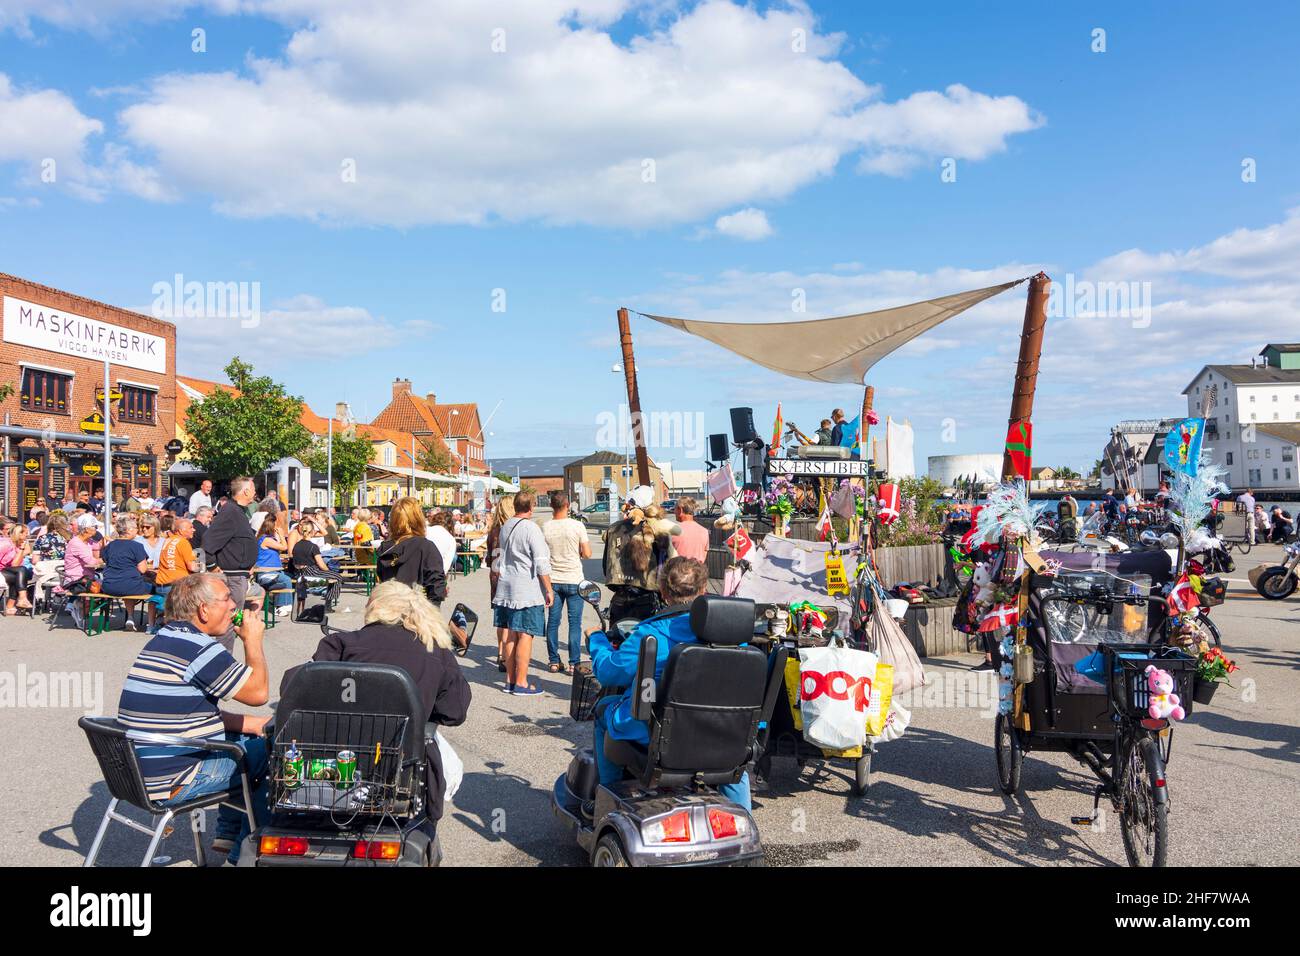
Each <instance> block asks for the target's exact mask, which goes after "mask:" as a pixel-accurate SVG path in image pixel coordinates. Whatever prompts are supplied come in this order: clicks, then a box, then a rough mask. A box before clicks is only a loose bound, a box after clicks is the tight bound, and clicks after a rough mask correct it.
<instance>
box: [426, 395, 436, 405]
mask: <svg viewBox="0 0 1300 956" xmlns="http://www.w3.org/2000/svg"><path fill="white" fill-rule="evenodd" d="M424 400H425V401H427V402H428V403H429V404H430V405H437V404H438V396H437V395H435V394H433V392H429V393H428V394H427V395H425V396H424Z"/></svg>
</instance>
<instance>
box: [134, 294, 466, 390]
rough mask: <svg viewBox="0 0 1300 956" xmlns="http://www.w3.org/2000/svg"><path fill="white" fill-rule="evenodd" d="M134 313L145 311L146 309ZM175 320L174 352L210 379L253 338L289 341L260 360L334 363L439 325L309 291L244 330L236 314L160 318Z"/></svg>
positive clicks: (194, 371) (393, 344)
mask: <svg viewBox="0 0 1300 956" xmlns="http://www.w3.org/2000/svg"><path fill="white" fill-rule="evenodd" d="M137 311H140V312H144V313H146V314H150V313H151V309H149V308H142V309H137ZM164 318H166V319H167V321H169V322H174V323H175V324H176V335H177V339H178V341H179V342H180V345H179V348H178V353H179V354H180V355H182V356H184V364H185V366H186V368H187V370H189V371H190V372H191V373H192V374H195V375H200V376H208V377H211V376H212V375H213V374H216V373H217V372H218V371H219V370H220V369H221V368H222V367H223V366H224V365H225V364H226V363H227V362H228V361H230V356H231V354H232V353H236V352H239V351H240V349H241V348H242V349H244V353H241V354H244V355H245V357H246V358H247V357H248V354H247V353H248V351H249V349H250V345H248V344H245V343H254V342H258V341H261V342H272V341H274V342H290V343H292V346H291V348H290V349H289V350H288V351H287V352H285V351H284V350H282V349H279V348H274V349H271V350H269V351H267V352H265V355H264V361H265V364H267V365H268V366H272V367H281V366H284V365H287V364H296V366H298V367H302V363H303V362H308V363H310V362H317V361H319V362H333V361H341V360H345V359H350V358H352V357H355V356H360V355H365V354H368V353H370V352H377V351H381V350H383V349H389V348H394V347H396V346H398V345H401V344H402V343H403V342H409V341H411V340H412V339H413V338H415V337H419V336H424V335H428V334H429V333H431V332H433V331H437V330H438V329H439V328H440V327H439V326H437V325H436V324H434V323H431V322H428V321H427V320H423V319H417V320H412V321H409V322H394V321H392V320H390V319H387V318H385V317H384V316H380V315H375V314H373V313H372V312H370V310H369V309H366V308H364V307H362V306H350V305H330V304H329V303H327V302H325V301H324V300H323V299H321V298H319V297H317V296H313V295H306V294H302V295H296V296H292V297H290V298H288V299H284V300H280V301H276V302H274V303H272V304H271V306H270V308H266V309H263V310H262V311H261V315H260V316H259V317H258V320H257V325H256V326H254V327H252V328H244V327H243V325H242V324H241V321H243V320H241V319H240V318H239V317H236V316H230V317H224V318H223V317H201V318H194V317H191V318H187V317H184V316H164Z"/></svg>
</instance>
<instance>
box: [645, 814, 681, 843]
mask: <svg viewBox="0 0 1300 956" xmlns="http://www.w3.org/2000/svg"><path fill="white" fill-rule="evenodd" d="M641 836H642V837H643V838H644V839H645V841H646V843H690V842H691V814H690V811H689V810H679V811H678V812H676V813H670V814H669V815H668V816H666V817H660V818H659V819H658V820H651V821H650V822H648V823H646V824H644V825H643V826H642V828H641Z"/></svg>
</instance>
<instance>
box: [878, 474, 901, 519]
mask: <svg viewBox="0 0 1300 956" xmlns="http://www.w3.org/2000/svg"><path fill="white" fill-rule="evenodd" d="M876 494H877V496H878V503H879V504H880V512H879V513H880V523H881V524H893V523H894V522H895V521H897V520H898V510H899V490H898V485H894V484H889V485H881V486H880V490H879V491H878V492H877V493H876Z"/></svg>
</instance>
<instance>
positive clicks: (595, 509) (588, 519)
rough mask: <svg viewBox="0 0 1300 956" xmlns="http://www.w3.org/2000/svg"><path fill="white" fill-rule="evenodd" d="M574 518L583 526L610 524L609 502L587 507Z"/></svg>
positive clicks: (600, 502) (575, 514)
mask: <svg viewBox="0 0 1300 956" xmlns="http://www.w3.org/2000/svg"><path fill="white" fill-rule="evenodd" d="M573 517H575V518H577V519H578V520H579V521H581V522H582V523H583V524H609V502H608V501H597V502H596V503H595V504H594V505H587V507H585V508H583V509H582V510H581V511H578V512H575V513H574V515H573Z"/></svg>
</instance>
